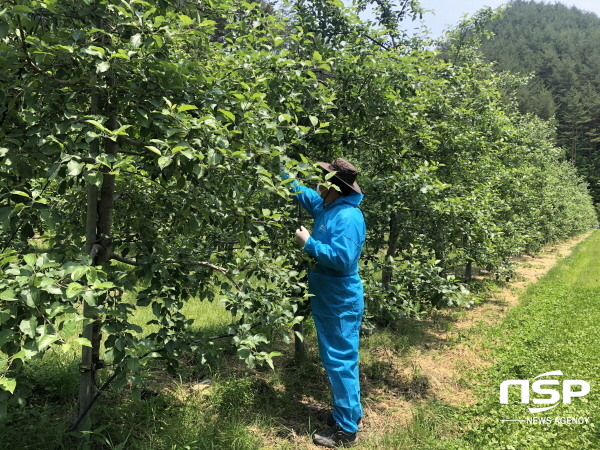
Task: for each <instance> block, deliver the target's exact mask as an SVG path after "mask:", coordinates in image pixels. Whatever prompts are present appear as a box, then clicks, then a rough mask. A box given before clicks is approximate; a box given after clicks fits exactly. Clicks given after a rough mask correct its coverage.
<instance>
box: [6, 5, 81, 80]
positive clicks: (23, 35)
mask: <svg viewBox="0 0 600 450" xmlns="http://www.w3.org/2000/svg"><path fill="white" fill-rule="evenodd" d="M17 22H18V24H19V34H20V35H21V47H23V53H25V60H26V61H27V64H28V65H29V67H31V68H32V69H33V70H35V71H36V72H37V73H39V74H41V75H44V76H45V77H46V78H48V79H49V80H50V81H52V82H53V83H56V84H60V85H62V86H76V85H78V84H80V83H79V81H78V80H60V79H58V78H54V77H53V76H51V75H49V74H47V73H46V72H44V71H43V70H42V69H41V68H39V67H38V66H37V65H36V64H35V63H34V62H33V61H32V60H31V58H30V56H29V51H27V44H26V42H25V31H24V30H23V26H22V25H21V18H20V17H19V15H18V14H17Z"/></svg>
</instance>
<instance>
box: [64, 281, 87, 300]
mask: <svg viewBox="0 0 600 450" xmlns="http://www.w3.org/2000/svg"><path fill="white" fill-rule="evenodd" d="M83 289H84V287H83V286H82V285H80V284H79V283H70V284H69V286H67V292H66V293H65V295H66V296H67V298H73V297H75V296H77V295H79V293H80V292H81V291H82V290H83Z"/></svg>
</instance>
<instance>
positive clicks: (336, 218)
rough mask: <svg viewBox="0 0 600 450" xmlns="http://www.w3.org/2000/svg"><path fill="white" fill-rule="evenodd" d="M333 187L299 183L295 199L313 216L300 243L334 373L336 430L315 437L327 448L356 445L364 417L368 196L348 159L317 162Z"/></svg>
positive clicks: (325, 357)
mask: <svg viewBox="0 0 600 450" xmlns="http://www.w3.org/2000/svg"><path fill="white" fill-rule="evenodd" d="M318 164H319V165H320V166H321V168H322V169H323V175H327V174H328V173H331V172H335V174H334V176H333V177H331V178H330V179H329V181H330V182H331V183H332V184H333V186H332V187H329V188H326V187H324V186H322V185H319V186H318V192H317V191H314V190H313V189H309V188H307V187H305V186H301V185H298V184H296V183H294V191H295V192H296V197H297V198H298V201H299V202H300V203H301V204H302V206H303V207H304V208H305V209H306V210H307V211H308V212H309V213H310V215H311V216H312V217H313V218H314V228H313V234H312V236H311V234H310V233H309V232H308V230H307V229H306V228H304V227H303V226H302V227H300V228H299V229H298V230H296V242H298V244H299V245H301V246H302V248H303V249H304V251H305V252H306V253H308V254H309V255H310V256H312V257H313V258H314V259H315V260H316V265H315V268H314V269H313V270H311V271H310V272H309V274H308V286H309V291H310V293H311V294H312V297H311V308H312V313H313V318H314V321H315V326H316V329H317V338H318V342H319V354H320V356H321V362H322V363H323V367H324V368H325V371H326V372H327V376H328V377H329V382H330V384H331V392H332V399H333V415H332V417H331V420H330V423H329V424H330V425H331V428H329V429H328V430H327V431H324V432H320V433H315V434H314V436H313V441H314V443H315V444H317V445H322V446H325V447H338V446H347V447H350V446H352V445H354V444H356V443H357V431H358V424H359V423H360V420H361V418H362V407H361V403H360V383H359V378H358V346H359V333H360V325H361V321H362V315H363V309H364V299H363V286H362V282H361V280H360V277H359V275H358V259H359V258H360V255H361V251H362V247H363V244H364V242H365V235H366V227H365V220H364V217H363V214H362V212H361V211H360V209H358V205H359V204H360V202H361V201H362V199H363V195H362V191H361V189H360V187H359V186H358V184H357V183H356V177H357V175H358V172H357V171H356V169H355V167H354V166H353V165H352V164H350V163H349V162H348V161H346V160H344V159H342V158H338V159H336V160H335V161H334V162H333V163H331V164H328V163H323V162H320V163H318Z"/></svg>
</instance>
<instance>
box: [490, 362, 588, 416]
mask: <svg viewBox="0 0 600 450" xmlns="http://www.w3.org/2000/svg"><path fill="white" fill-rule="evenodd" d="M550 376H561V377H562V376H563V373H562V372H561V371H560V370H555V371H553V372H546V373H543V374H541V375H538V376H537V377H535V378H534V379H533V380H534V381H533V383H532V384H531V390H532V391H533V392H535V393H536V394H539V395H549V396H550V397H549V398H534V399H533V403H534V404H536V405H551V406H543V407H539V408H529V412H531V413H540V412H543V411H548V410H549V409H552V408H555V407H556V406H558V405H559V404H560V399H561V393H560V392H559V391H558V390H556V389H549V388H545V387H543V386H559V385H560V381H559V380H538V378H541V377H550ZM535 380H537V381H535ZM511 385H518V386H521V403H526V404H530V401H529V399H530V396H529V380H506V381H504V382H502V384H501V385H500V403H501V404H504V405H506V404H508V387H509V386H511ZM574 386H580V388H581V389H578V390H575V391H574V390H573V389H572V388H573V387H574ZM589 392H590V385H589V383H587V382H586V381H583V380H564V381H563V382H562V402H563V403H571V399H573V398H575V397H584V396H586V395H587V394H589Z"/></svg>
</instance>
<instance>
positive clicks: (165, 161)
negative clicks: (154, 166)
mask: <svg viewBox="0 0 600 450" xmlns="http://www.w3.org/2000/svg"><path fill="white" fill-rule="evenodd" d="M172 162H173V159H172V158H171V157H170V156H161V157H160V158H158V167H160V168H161V169H164V168H165V167H167V166H168V165H169V164H171V163H172Z"/></svg>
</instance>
